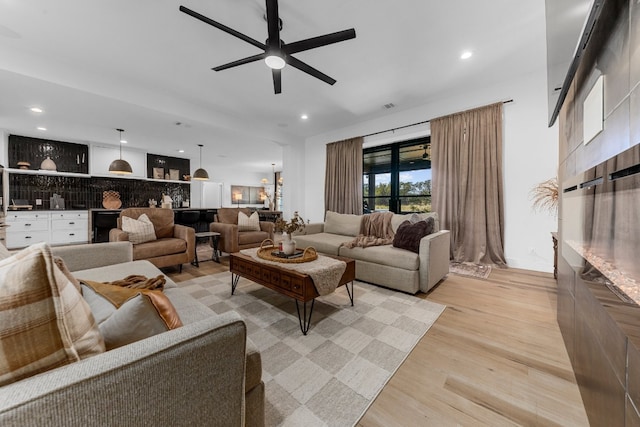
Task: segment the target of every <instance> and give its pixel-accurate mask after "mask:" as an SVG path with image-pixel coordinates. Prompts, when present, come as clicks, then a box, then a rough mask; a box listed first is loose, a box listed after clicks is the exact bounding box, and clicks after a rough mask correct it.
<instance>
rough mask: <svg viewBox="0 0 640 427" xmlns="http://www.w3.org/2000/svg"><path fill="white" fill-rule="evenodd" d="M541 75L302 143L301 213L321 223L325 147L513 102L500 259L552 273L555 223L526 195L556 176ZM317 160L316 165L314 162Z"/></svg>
mask: <svg viewBox="0 0 640 427" xmlns="http://www.w3.org/2000/svg"><path fill="white" fill-rule="evenodd" d="M546 88H547V71H546V68H543V67H541V68H540V69H538V70H535V71H534V72H532V73H530V74H527V75H525V76H521V77H519V78H517V79H514V80H511V81H507V82H503V83H501V84H499V85H496V86H493V87H486V88H481V89H478V90H477V91H474V92H468V93H465V94H461V95H456V96H452V97H449V98H446V99H439V100H434V101H432V102H430V103H428V104H425V105H423V106H421V107H418V108H413V109H410V110H406V111H402V112H398V113H395V114H390V115H388V116H385V117H383V118H380V119H377V120H372V121H368V122H363V123H360V124H358V125H355V126H350V127H348V128H342V129H336V130H334V131H332V132H330V133H327V134H323V135H318V136H314V137H311V138H308V139H307V140H306V143H305V152H304V153H303V155H304V166H305V167H304V182H305V191H304V195H305V197H304V212H306V215H307V216H308V217H309V218H310V219H311V221H312V222H314V221H322V220H323V217H324V173H325V161H324V159H325V145H326V144H327V143H330V142H333V141H338V140H341V139H345V138H349V137H355V136H358V135H365V134H369V133H373V132H378V131H382V130H386V129H390V128H393V127H397V126H403V125H407V124H411V123H416V122H420V121H424V120H429V119H432V118H435V117H439V116H443V115H447V114H451V113H455V112H458V111H462V110H467V109H470V108H475V107H480V106H483V105H486V104H491V103H494V102H498V101H504V100H508V99H513V101H514V102H512V103H508V104H505V105H504V151H503V154H504V168H503V175H504V195H505V255H506V257H507V263H508V264H509V266H510V267H515V268H524V269H531V270H537V271H547V272H551V271H553V246H552V243H551V236H550V232H551V231H555V230H556V229H557V221H556V218H553V217H551V216H549V215H547V214H538V213H535V212H533V211H532V208H531V201H530V199H529V191H530V190H531V188H532V187H533V186H534V185H535V184H537V183H538V182H541V181H544V180H546V179H549V178H551V177H554V176H556V174H557V167H558V130H557V125H555V126H554V127H553V128H551V129H549V128H548V127H547V89H546ZM426 134H428V126H422V127H419V128H408V129H404V130H402V131H397V132H394V133H390V132H389V133H385V134H383V135H379V136H377V137H375V138H373V139H378V140H380V141H382V140H384V141H385V142H392V141H400V140H406V139H410V138H414V137H417V136H420V135H426ZM320 159H322V161H320Z"/></svg>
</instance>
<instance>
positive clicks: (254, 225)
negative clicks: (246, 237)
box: [238, 212, 260, 231]
mask: <svg viewBox="0 0 640 427" xmlns="http://www.w3.org/2000/svg"><path fill="white" fill-rule="evenodd" d="M238 231H260V216H258V212H254V213H252V214H251V215H249V216H247V215H246V214H245V213H244V212H238Z"/></svg>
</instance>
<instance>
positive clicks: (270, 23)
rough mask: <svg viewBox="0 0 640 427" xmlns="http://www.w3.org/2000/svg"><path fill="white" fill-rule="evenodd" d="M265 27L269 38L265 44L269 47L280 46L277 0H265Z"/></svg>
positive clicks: (276, 47)
mask: <svg viewBox="0 0 640 427" xmlns="http://www.w3.org/2000/svg"><path fill="white" fill-rule="evenodd" d="M266 6H267V27H268V30H269V39H268V40H267V45H268V46H269V47H270V48H275V49H278V48H280V22H279V18H278V0H266Z"/></svg>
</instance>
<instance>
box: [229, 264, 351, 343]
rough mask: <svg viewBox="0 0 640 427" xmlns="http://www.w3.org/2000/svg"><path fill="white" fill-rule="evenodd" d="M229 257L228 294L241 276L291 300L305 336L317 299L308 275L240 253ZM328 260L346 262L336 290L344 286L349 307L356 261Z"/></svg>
mask: <svg viewBox="0 0 640 427" xmlns="http://www.w3.org/2000/svg"><path fill="white" fill-rule="evenodd" d="M324 256H327V255H324ZM230 257H231V260H230V263H229V270H230V271H231V295H233V294H234V293H235V291H236V286H238V280H240V277H241V276H242V277H244V278H246V279H249V280H251V281H252V282H255V283H258V284H260V285H262V286H264V287H266V288H269V289H272V290H274V291H276V292H278V293H281V294H282V295H286V296H288V297H291V298H293V299H294V300H295V302H296V311H297V312H298V321H299V322H300V330H301V331H302V333H303V334H304V335H307V332H308V331H309V326H311V315H312V313H313V304H314V303H315V299H316V297H319V296H320V295H319V294H318V292H317V291H316V287H315V286H314V284H313V280H312V279H311V276H309V275H308V274H303V273H299V272H297V271H293V270H288V269H287V264H286V263H282V264H277V265H274V264H265V263H261V262H259V261H256V260H255V259H254V258H252V257H251V256H248V255H244V254H242V253H240V252H235V253H232V254H230ZM331 258H335V259H338V260H340V261H344V262H346V263H347V268H346V269H345V271H344V273H343V274H342V277H341V278H340V282H339V283H338V287H340V286H342V285H345V287H346V288H347V293H348V294H349V299H350V300H351V305H352V306H353V281H354V280H355V278H356V262H355V261H354V260H353V259H351V258H344V257H337V256H332V257H331ZM349 283H351V289H349ZM309 301H311V307H310V309H309V313H308V314H309V315H308V316H307V303H308V302H309ZM299 302H300V303H302V306H303V309H302V313H300V307H299V305H298V303H299Z"/></svg>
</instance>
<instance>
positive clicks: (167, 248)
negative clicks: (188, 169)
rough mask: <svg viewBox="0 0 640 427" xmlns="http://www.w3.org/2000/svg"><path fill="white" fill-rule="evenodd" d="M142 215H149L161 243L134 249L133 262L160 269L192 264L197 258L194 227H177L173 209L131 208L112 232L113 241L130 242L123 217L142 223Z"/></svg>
mask: <svg viewBox="0 0 640 427" xmlns="http://www.w3.org/2000/svg"><path fill="white" fill-rule="evenodd" d="M142 214H147V216H148V217H149V219H150V220H151V222H152V223H153V228H154V229H155V233H156V237H157V238H158V239H157V240H152V241H150V242H145V243H138V244H136V245H133V259H134V260H139V259H146V260H148V261H149V262H151V263H152V264H153V265H155V266H156V267H166V266H169V265H180V271H182V264H183V263H185V262H187V263H189V262H192V261H193V260H194V259H195V257H196V236H195V231H194V230H193V228H191V227H187V226H184V225H179V224H174V223H173V210H172V209H159V208H127V209H124V210H123V211H122V212H120V216H119V217H118V228H112V229H111V230H110V231H109V241H110V242H118V241H127V240H129V236H128V234H127V233H126V232H124V231H122V217H123V216H128V217H130V218H134V219H138V217H139V216H140V215H142Z"/></svg>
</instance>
